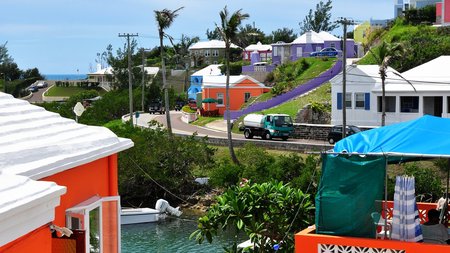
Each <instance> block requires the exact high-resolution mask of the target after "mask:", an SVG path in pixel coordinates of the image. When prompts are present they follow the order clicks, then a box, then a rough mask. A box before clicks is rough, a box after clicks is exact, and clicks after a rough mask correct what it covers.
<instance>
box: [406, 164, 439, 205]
mask: <svg viewBox="0 0 450 253" xmlns="http://www.w3.org/2000/svg"><path fill="white" fill-rule="evenodd" d="M405 174H406V175H409V176H413V177H414V178H415V179H416V196H418V197H420V196H432V199H433V200H434V199H437V198H439V196H441V194H442V188H441V181H440V175H439V173H437V171H435V170H433V169H432V168H426V167H419V165H418V163H415V162H413V163H407V164H405Z"/></svg>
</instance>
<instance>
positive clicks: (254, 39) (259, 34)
mask: <svg viewBox="0 0 450 253" xmlns="http://www.w3.org/2000/svg"><path fill="white" fill-rule="evenodd" d="M264 41H265V34H264V32H263V31H261V30H260V29H259V28H256V27H254V26H252V25H250V24H247V25H245V26H240V27H239V32H238V34H237V40H236V45H238V46H239V47H241V48H246V47H248V46H249V45H251V44H256V43H258V42H264Z"/></svg>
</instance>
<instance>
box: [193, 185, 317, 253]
mask: <svg viewBox="0 0 450 253" xmlns="http://www.w3.org/2000/svg"><path fill="white" fill-rule="evenodd" d="M313 209H314V207H313V205H312V202H311V200H310V195H308V194H304V193H303V192H302V191H301V190H298V189H295V188H292V187H290V186H289V185H286V184H283V183H281V182H275V181H272V182H266V183H261V184H256V183H255V184H253V183H251V181H250V182H248V181H247V180H244V181H243V182H242V183H241V185H240V186H234V187H231V188H230V189H228V190H227V191H226V192H225V193H224V194H222V195H221V196H219V197H218V198H217V204H214V205H213V206H212V207H211V208H210V209H209V210H208V213H207V214H206V215H205V216H203V217H201V218H199V220H198V222H199V223H198V230H197V231H195V232H194V233H192V234H191V238H195V239H196V240H197V242H198V243H202V242H203V241H204V240H205V239H206V240H207V241H208V242H210V243H211V242H212V241H213V237H214V236H216V235H217V233H218V232H219V231H221V230H226V229H232V230H235V231H236V237H235V238H236V239H237V238H238V236H237V235H238V234H239V233H245V234H246V235H247V236H248V237H249V238H250V240H251V242H252V243H253V250H252V249H247V250H246V251H247V252H272V251H274V250H277V252H293V250H294V233H295V232H297V231H299V230H301V229H302V228H305V227H306V226H308V224H310V223H311V222H312V217H313V216H312V210H313ZM237 243H238V242H237V241H236V242H235V244H234V246H233V247H232V248H231V249H227V252H237Z"/></svg>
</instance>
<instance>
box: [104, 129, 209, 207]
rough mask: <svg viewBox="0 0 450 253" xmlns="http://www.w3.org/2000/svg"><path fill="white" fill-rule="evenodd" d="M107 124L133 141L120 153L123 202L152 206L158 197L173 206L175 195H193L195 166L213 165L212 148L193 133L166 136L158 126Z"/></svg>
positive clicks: (177, 201)
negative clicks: (129, 146) (130, 145)
mask: <svg viewBox="0 0 450 253" xmlns="http://www.w3.org/2000/svg"><path fill="white" fill-rule="evenodd" d="M106 126H107V127H108V128H109V129H111V130H112V131H113V132H114V133H115V134H117V135H118V136H121V137H125V138H130V139H131V140H132V141H133V142H134V147H133V148H131V149H128V150H126V151H123V152H121V153H120V154H119V164H118V167H119V192H120V195H121V201H122V203H123V205H127V206H129V205H133V206H140V205H144V206H153V205H154V204H155V202H156V200H157V199H159V198H164V199H167V200H168V201H169V202H170V203H174V205H176V204H178V203H179V202H180V199H178V198H177V197H175V196H181V197H183V196H187V195H192V194H193V193H194V192H195V191H196V190H198V189H199V187H200V186H199V185H197V184H196V183H195V182H194V176H193V175H192V173H191V171H192V170H193V169H194V168H197V167H198V168H200V169H208V170H209V169H211V168H212V166H213V160H212V156H213V154H214V152H215V150H214V149H213V148H210V147H208V146H207V145H206V142H205V141H204V140H197V139H195V138H194V137H193V136H191V137H176V136H172V137H169V134H168V132H167V131H166V130H162V129H160V128H156V129H150V128H143V129H141V128H137V127H131V126H130V124H122V123H121V122H120V121H115V122H111V123H109V124H107V125H106ZM174 154H176V155H174ZM161 186H162V187H164V189H163V188H162V187H161ZM184 194H186V195H184ZM174 195H175V196H174ZM185 198H187V197H185Z"/></svg>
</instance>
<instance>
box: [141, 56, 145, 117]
mask: <svg viewBox="0 0 450 253" xmlns="http://www.w3.org/2000/svg"><path fill="white" fill-rule="evenodd" d="M144 90H145V49H144V48H142V101H141V110H142V112H145V108H144V97H145V96H144Z"/></svg>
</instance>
